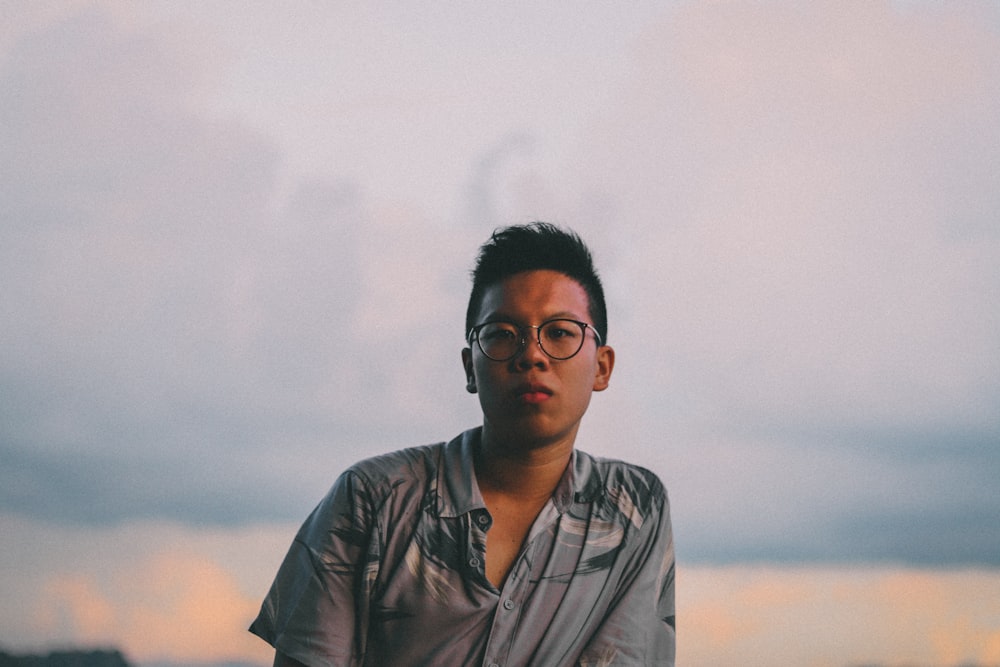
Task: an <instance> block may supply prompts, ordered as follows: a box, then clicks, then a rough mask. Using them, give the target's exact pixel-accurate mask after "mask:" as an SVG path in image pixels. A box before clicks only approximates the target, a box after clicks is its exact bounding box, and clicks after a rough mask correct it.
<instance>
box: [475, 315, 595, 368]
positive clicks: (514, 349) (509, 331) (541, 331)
mask: <svg viewBox="0 0 1000 667" xmlns="http://www.w3.org/2000/svg"><path fill="white" fill-rule="evenodd" d="M528 329H534V330H535V332H536V335H535V339H536V340H537V341H538V347H540V348H541V350H542V352H544V353H545V354H546V355H548V356H549V357H550V358H552V359H556V360H558V361H564V360H566V359H569V358H571V357H574V356H576V353H577V352H579V351H580V350H581V349H582V348H583V341H584V339H585V338H586V337H587V329H590V330H591V331H593V332H594V340H596V341H597V344H598V345H601V335H600V334H599V333H597V329H595V328H594V327H593V325H590V324H587V323H586V322H579V321H577V320H569V319H565V318H557V319H553V320H546V321H545V322H542V323H541V324H539V325H537V326H536V325H533V324H528V325H520V324H514V323H513V322H505V321H497V322H484V323H482V324H477V325H476V326H474V327H472V329H471V330H470V331H469V335H468V337H467V338H468V341H469V345H472V341H473V340H475V341H476V343H477V344H478V345H479V349H480V350H482V352H483V354H485V355H486V356H487V357H489V358H490V359H492V360H493V361H509V360H510V359H513V358H514V357H516V356H517V355H519V354H520V353H521V352H522V351H523V350H524V347H525V346H526V345H527V344H528Z"/></svg>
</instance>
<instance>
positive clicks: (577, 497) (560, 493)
mask: <svg viewBox="0 0 1000 667" xmlns="http://www.w3.org/2000/svg"><path fill="white" fill-rule="evenodd" d="M482 433H483V429H482V427H481V426H477V427H476V428H472V429H469V430H468V431H465V432H464V433H462V434H461V435H459V436H457V437H455V438H454V439H452V440H451V441H450V442H447V443H445V444H444V446H443V447H442V451H441V459H440V465H439V466H438V472H437V512H438V516H441V517H457V516H460V515H462V514H466V513H468V512H471V511H473V510H478V509H486V503H485V502H484V501H483V495H482V493H480V491H479V482H478V481H477V480H476V469H475V465H474V464H473V461H474V460H475V459H474V454H475V451H476V448H477V447H479V443H480V440H481V438H482ZM602 488H603V485H602V484H601V481H600V479H599V476H598V475H596V474H595V467H594V459H593V457H591V456H590V455H589V454H586V453H584V452H581V451H578V450H575V449H574V450H573V453H572V454H571V455H570V461H569V465H567V466H566V472H564V473H563V476H562V479H561V480H559V484H558V486H556V490H555V492H554V493H553V494H552V503H553V504H554V505H555V507H556V509H557V510H558V511H559V513H560V514H561V513H563V512H565V511H567V510H568V509H569V507H570V505H572V504H573V503H590V502H593V501H594V500H596V499H597V498H598V497H599V496H600V495H601V491H602Z"/></svg>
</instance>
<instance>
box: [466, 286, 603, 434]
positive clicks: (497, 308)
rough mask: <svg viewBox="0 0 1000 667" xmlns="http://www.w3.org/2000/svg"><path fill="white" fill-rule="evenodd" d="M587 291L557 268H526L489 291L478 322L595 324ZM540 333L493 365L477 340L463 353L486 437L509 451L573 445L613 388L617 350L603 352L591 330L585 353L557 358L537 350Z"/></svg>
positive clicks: (531, 331) (531, 334) (533, 332)
mask: <svg viewBox="0 0 1000 667" xmlns="http://www.w3.org/2000/svg"><path fill="white" fill-rule="evenodd" d="M588 306H589V300H588V298H587V293H586V291H585V290H584V289H583V287H582V286H581V285H580V284H579V283H578V282H577V281H575V280H573V279H572V278H570V277H569V276H567V275H565V274H562V273H559V272H557V271H549V270H539V271H525V272H523V273H518V274H515V275H513V276H510V277H509V278H507V279H506V280H504V281H502V282H500V283H498V284H496V285H493V286H491V287H489V288H487V289H486V291H485V292H484V293H483V298H482V301H481V303H480V304H479V312H478V315H477V317H476V319H475V322H476V323H477V324H479V323H483V322H491V321H496V320H505V321H508V322H512V323H514V324H517V325H520V326H522V327H524V326H528V325H534V326H537V325H540V324H542V323H543V322H546V321H548V320H551V319H554V318H566V319H571V320H579V321H581V322H587V323H589V324H593V322H591V320H590V315H589V308H588ZM536 331H537V330H536V329H527V332H528V334H527V336H528V343H527V345H526V346H525V347H524V349H523V350H522V351H521V352H520V353H519V354H517V355H516V356H514V357H513V358H512V359H509V360H508V361H494V360H492V359H489V358H488V357H487V356H486V355H484V354H483V352H482V350H481V349H480V348H479V346H478V345H477V344H476V343H475V342H473V344H472V346H471V348H466V349H465V350H463V351H462V361H463V364H464V366H465V372H466V377H467V378H468V379H469V381H470V385H469V388H470V391H476V392H478V394H479V403H480V405H481V406H482V409H483V428H484V432H485V434H486V436H487V437H489V438H491V439H496V440H497V441H502V442H505V443H506V444H507V445H508V446H517V447H522V446H523V447H526V448H535V447H539V446H544V445H548V444H555V443H559V442H564V443H568V444H570V445H571V444H572V443H573V442H574V440H575V438H576V432H577V430H578V428H579V426H580V420H581V419H582V418H583V415H584V413H585V412H586V411H587V406H588V405H589V404H590V395H591V393H592V392H594V391H602V390H604V389H605V388H607V386H608V381H609V380H610V378H611V371H612V368H613V367H614V351H613V350H612V349H611V348H610V347H608V346H606V345H605V346H601V347H598V346H597V344H596V343H595V340H596V339H595V338H594V332H593V330H592V329H589V328H588V329H587V330H586V331H585V332H584V336H585V340H584V341H583V347H582V348H581V349H580V351H579V352H578V353H577V354H576V355H575V356H573V357H571V358H570V359H564V360H555V359H552V358H550V357H549V356H547V355H546V354H545V353H544V352H543V351H542V350H541V349H540V348H539V346H538V339H537V337H536V336H537V334H536Z"/></svg>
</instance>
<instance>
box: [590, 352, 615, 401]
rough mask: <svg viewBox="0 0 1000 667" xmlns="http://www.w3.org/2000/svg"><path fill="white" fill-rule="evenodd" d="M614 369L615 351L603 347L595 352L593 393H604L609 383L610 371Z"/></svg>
mask: <svg viewBox="0 0 1000 667" xmlns="http://www.w3.org/2000/svg"><path fill="white" fill-rule="evenodd" d="M614 369H615V351H614V349H612V348H611V347H609V346H607V345H604V346H602V347H600V348H598V350H597V373H596V374H595V376H594V391H604V390H605V389H607V388H608V384H609V383H610V382H611V371H613V370H614Z"/></svg>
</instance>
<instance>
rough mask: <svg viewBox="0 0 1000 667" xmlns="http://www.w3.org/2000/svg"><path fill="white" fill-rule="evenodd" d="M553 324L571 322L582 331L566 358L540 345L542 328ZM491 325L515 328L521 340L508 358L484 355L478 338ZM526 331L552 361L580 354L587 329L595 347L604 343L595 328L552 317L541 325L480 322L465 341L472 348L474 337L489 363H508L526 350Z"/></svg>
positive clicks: (470, 331) (587, 324) (498, 321)
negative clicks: (527, 330)
mask: <svg viewBox="0 0 1000 667" xmlns="http://www.w3.org/2000/svg"><path fill="white" fill-rule="evenodd" d="M553 322H572V323H573V324H576V325H578V326H579V327H580V329H581V330H582V331H583V338H581V340H580V347H578V348H577V349H576V352H574V353H573V354H571V355H569V356H568V357H554V356H552V354H550V353H549V351H548V350H546V349H545V346H544V345H542V328H543V327H545V325H547V324H552V323H553ZM491 324H510V325H511V326H514V327H516V328H517V332H518V334H519V335H520V336H521V340H520V341H519V342H518V344H517V350H516V351H515V352H514V353H513V354H512V355H510V356H509V357H504V358H503V359H497V358H495V357H491V356H490V355H489V354H487V353H486V350H485V349H484V348H483V343H482V340H481V339H480V338H479V332H480V331H481V330H482V329H483V327H487V326H489V325H491ZM526 329H534V330H535V342H536V343H538V349H539V350H541V351H542V353H543V354H544V355H545V356H546V357H548V358H549V359H552V360H553V361H566V360H568V359H572V358H573V357H575V356H576V355H578V354H580V350H582V349H583V346H584V344H585V343H586V341H585V340H584V339H585V338H586V337H587V329H590V330H591V331H592V332H593V333H594V341H595V342H596V343H597V347H601V346H602V345H604V342H603V340H602V339H601V334H600V333H598V331H597V327H595V326H594V325H593V324H589V323H587V322H581V321H580V320H574V319H573V318H571V317H553V318H552V319H548V320H545V321H544V322H542V323H541V324H518V323H517V322H511V321H510V320H489V321H487V322H482V323H480V324H477V325H475V326H474V327H472V328H471V329H469V333H468V335H466V337H465V341H466V342H467V343H468V344H469V347H472V336H473V335H475V336H476V347H478V348H479V351H480V352H482V353H483V356H484V357H486V358H487V359H489V360H490V361H497V362H503V361H510V360H511V359H514V358H515V357H517V356H518V355H519V354H523V353H524V351H525V350H526V349H527V347H528V336H527V334H526V331H525V330H526Z"/></svg>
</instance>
